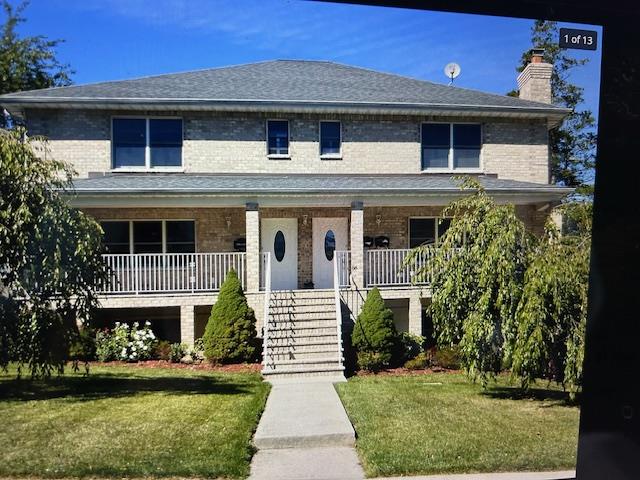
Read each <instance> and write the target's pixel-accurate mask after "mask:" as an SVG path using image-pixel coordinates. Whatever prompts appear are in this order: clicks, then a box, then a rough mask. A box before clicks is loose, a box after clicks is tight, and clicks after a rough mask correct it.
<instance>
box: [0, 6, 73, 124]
mask: <svg viewBox="0 0 640 480" xmlns="http://www.w3.org/2000/svg"><path fill="white" fill-rule="evenodd" d="M28 5H29V2H27V1H25V2H22V3H20V4H19V5H18V6H17V7H13V6H12V4H11V3H10V2H9V1H8V0H2V10H3V11H4V16H5V20H4V23H3V24H2V26H0V29H1V33H0V94H4V93H11V92H19V91H23V90H35V89H39V88H49V87H61V86H64V85H69V84H70V83H71V75H72V74H73V71H72V70H71V69H70V67H69V65H68V64H64V63H61V62H60V61H59V60H58V59H57V57H56V51H55V49H56V47H57V46H58V45H59V44H60V43H61V42H62V40H49V39H47V37H45V36H43V35H37V36H27V37H21V36H20V35H19V34H18V32H17V28H18V26H19V25H20V24H21V23H23V22H25V21H26V19H25V18H24V17H23V16H22V14H23V12H24V10H25V9H26V8H27V6H28ZM4 126H6V125H5V117H4V115H2V116H0V127H4Z"/></svg>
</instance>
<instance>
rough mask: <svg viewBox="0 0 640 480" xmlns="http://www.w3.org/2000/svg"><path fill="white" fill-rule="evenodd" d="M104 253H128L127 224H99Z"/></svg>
mask: <svg viewBox="0 0 640 480" xmlns="http://www.w3.org/2000/svg"><path fill="white" fill-rule="evenodd" d="M100 226H101V227H102V230H103V231H104V237H103V239H102V244H103V247H104V252H105V253H130V252H129V222H101V223H100Z"/></svg>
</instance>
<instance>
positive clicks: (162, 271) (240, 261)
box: [100, 253, 246, 294]
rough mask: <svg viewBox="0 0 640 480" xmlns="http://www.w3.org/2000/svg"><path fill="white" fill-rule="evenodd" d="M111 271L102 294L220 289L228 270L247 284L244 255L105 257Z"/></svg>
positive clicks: (122, 255) (142, 254) (155, 254)
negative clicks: (234, 272)
mask: <svg viewBox="0 0 640 480" xmlns="http://www.w3.org/2000/svg"><path fill="white" fill-rule="evenodd" d="M102 257H103V259H104V261H105V263H106V264H107V267H108V270H109V279H108V280H107V282H106V283H105V285H104V287H103V288H102V291H101V292H100V293H103V294H141V293H167V292H176V293H187V292H191V293H195V292H210V291H216V290H220V286H221V285H222V282H224V280H225V278H226V276H227V273H228V272H229V270H231V269H234V270H235V271H236V273H237V274H238V278H239V279H240V282H241V283H242V288H244V287H245V284H246V254H244V253H138V254H131V255H130V254H106V255H103V256H102Z"/></svg>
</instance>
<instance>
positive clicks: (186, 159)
mask: <svg viewBox="0 0 640 480" xmlns="http://www.w3.org/2000/svg"><path fill="white" fill-rule="evenodd" d="M164 113H166V114H167V115H174V116H175V115H181V116H182V118H183V121H184V124H183V125H184V142H183V165H184V170H185V171H186V172H188V173H276V172H277V173H316V174H320V173H327V174H339V173H372V172H375V173H420V171H421V164H420V125H421V123H422V122H423V121H442V122H448V121H454V122H478V123H482V124H483V135H484V146H483V151H482V159H483V160H482V161H483V164H484V168H483V171H484V173H490V174H497V175H498V176H500V177H502V178H509V179H514V180H524V181H532V182H538V183H547V181H548V176H549V173H548V148H547V142H548V139H547V127H546V125H545V124H544V123H541V122H534V123H532V122H524V121H521V120H520V121H516V120H514V121H513V122H510V123H507V122H505V121H504V119H501V120H499V119H487V118H473V117H468V118H467V117H465V118H455V119H452V118H446V117H424V118H416V117H402V116H394V117H383V116H367V115H341V116H335V115H333V116H332V115H327V116H319V115H302V114H297V115H293V114H292V115H279V117H280V118H287V119H289V130H290V139H291V141H290V147H289V149H290V154H291V155H290V158H289V159H285V160H273V159H269V158H267V151H266V140H265V139H266V119H267V118H270V117H273V116H272V115H265V114H253V115H249V114H240V113H238V114H233V113H215V112H188V113H182V114H181V113H180V112H164ZM121 114H122V112H116V111H92V110H75V111H71V110H66V111H65V110H28V111H27V124H28V127H29V131H30V134H31V135H44V136H46V137H49V139H50V142H49V145H50V149H51V154H52V155H53V156H54V157H55V158H58V159H62V160H67V161H69V162H71V163H72V164H73V165H74V166H75V169H76V170H77V172H78V174H79V176H81V177H86V176H87V175H88V174H89V172H108V171H109V170H110V168H111V141H110V138H111V117H112V116H117V115H121ZM130 114H131V115H134V114H135V112H130ZM141 115H142V113H141ZM323 119H326V120H330V119H338V120H340V121H341V122H342V159H340V160H324V159H321V158H320V153H319V145H318V131H319V121H320V120H323Z"/></svg>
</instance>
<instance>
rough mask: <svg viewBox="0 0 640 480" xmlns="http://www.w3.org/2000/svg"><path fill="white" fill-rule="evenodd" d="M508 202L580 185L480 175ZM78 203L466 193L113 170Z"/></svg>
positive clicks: (406, 182)
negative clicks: (572, 185) (561, 185)
mask: <svg viewBox="0 0 640 480" xmlns="http://www.w3.org/2000/svg"><path fill="white" fill-rule="evenodd" d="M475 178H477V179H478V180H479V182H480V183H481V185H482V186H483V187H484V188H485V189H486V191H487V192H488V193H489V194H490V195H492V196H493V197H495V198H496V200H497V201H499V202H501V203H515V204H540V203H554V202H558V201H560V200H561V199H562V198H563V197H564V196H566V195H568V194H570V193H571V192H572V191H573V189H571V188H565V187H559V186H556V185H546V184H538V183H531V182H522V181H516V180H509V179H503V178H498V177H497V176H495V175H477V176H475ZM73 185H74V189H75V193H76V195H75V197H74V199H73V203H74V204H75V205H76V206H79V207H89V206H113V207H117V206H122V207H124V206H129V207H131V206H140V207H142V206H145V207H147V206H157V207H160V206H167V207H169V206H193V207H195V206H203V207H205V206H210V207H213V206H241V205H244V204H246V203H249V202H252V203H253V202H257V203H259V204H260V205H261V206H290V205H298V206H305V205H316V206H348V205H350V204H351V203H352V202H353V201H361V202H363V203H364V204H365V205H379V206H382V205H384V206H394V205H398V206H401V205H444V204H446V203H448V202H449V201H451V200H452V199H454V198H457V197H460V196H461V195H463V194H464V191H463V190H461V189H460V180H459V179H458V178H457V177H456V176H455V175H453V174H414V175H406V174H403V175H375V174H371V175H361V174H357V175H356V174H353V175H349V174H346V175H345V174H332V175H326V174H325V175H311V174H308V175H307V174H288V175H281V174H187V173H140V174H121V173H117V174H116V173H113V174H106V175H100V176H91V177H89V178H82V179H76V180H74V182H73Z"/></svg>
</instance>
